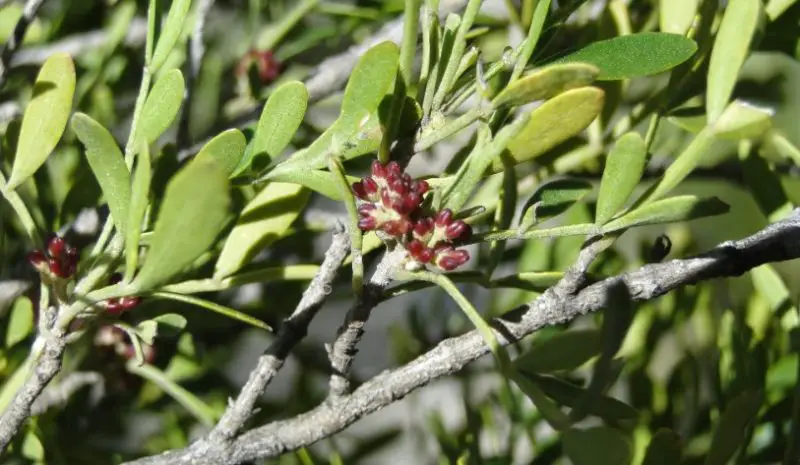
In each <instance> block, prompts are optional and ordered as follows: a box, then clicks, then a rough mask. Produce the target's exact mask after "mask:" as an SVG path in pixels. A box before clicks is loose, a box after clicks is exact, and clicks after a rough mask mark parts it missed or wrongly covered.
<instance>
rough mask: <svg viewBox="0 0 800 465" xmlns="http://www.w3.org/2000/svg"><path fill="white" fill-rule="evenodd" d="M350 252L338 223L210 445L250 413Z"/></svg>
mask: <svg viewBox="0 0 800 465" xmlns="http://www.w3.org/2000/svg"><path fill="white" fill-rule="evenodd" d="M349 251H350V241H349V236H348V234H347V232H346V231H345V228H344V227H343V226H342V225H341V224H339V225H338V226H337V227H336V229H335V231H334V233H333V241H332V242H331V245H330V247H329V248H328V251H327V252H326V253H325V259H324V260H323V261H322V265H321V266H320V269H319V271H318V272H317V275H316V276H314V279H313V280H312V281H311V284H309V286H308V288H307V289H306V290H305V292H304V293H303V297H302V299H300V303H298V304H297V307H296V308H295V310H294V312H293V313H292V314H291V315H290V316H289V317H288V318H286V319H285V320H284V321H283V324H281V327H280V329H279V331H278V335H277V336H276V338H275V340H274V341H273V342H272V343H271V344H270V346H269V347H268V348H267V350H266V352H265V353H264V355H262V356H261V357H260V358H259V359H258V365H256V368H255V369H254V370H253V371H252V372H251V373H250V378H249V379H248V380H247V383H246V384H245V385H244V387H243V388H242V390H241V392H240V393H239V397H238V398H237V399H236V401H235V402H233V403H231V404H230V405H229V406H228V409H227V410H226V411H225V413H224V414H223V415H222V418H221V419H220V421H219V422H218V423H217V425H216V426H215V427H214V429H213V430H212V431H211V433H210V434H209V442H211V443H220V442H225V441H228V440H230V439H231V438H233V437H234V435H236V434H237V433H238V432H239V430H240V429H241V427H242V426H243V425H244V423H245V422H246V421H247V419H248V418H250V415H252V414H253V407H254V406H255V404H256V401H257V400H258V398H259V397H260V396H261V394H262V393H263V392H264V390H265V389H266V388H267V386H268V385H269V383H270V382H271V381H272V379H273V378H274V377H275V375H276V374H277V373H278V371H279V370H280V369H281V367H283V363H284V361H285V360H286V357H288V356H289V352H291V350H292V348H294V346H295V345H296V344H297V343H298V342H300V341H301V340H302V339H303V338H304V337H305V335H306V332H307V330H308V325H309V324H310V323H311V320H312V319H313V318H314V316H315V315H316V314H317V311H318V310H319V309H320V308H321V307H322V304H323V303H324V302H325V300H326V299H327V298H328V295H330V293H331V285H332V283H333V280H334V279H335V278H336V273H337V272H338V271H339V268H340V267H341V266H342V263H343V262H344V259H345V257H346V256H347V254H348V252H349Z"/></svg>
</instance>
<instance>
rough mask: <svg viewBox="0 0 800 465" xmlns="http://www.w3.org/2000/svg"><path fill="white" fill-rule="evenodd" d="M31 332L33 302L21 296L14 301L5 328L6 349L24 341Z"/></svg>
mask: <svg viewBox="0 0 800 465" xmlns="http://www.w3.org/2000/svg"><path fill="white" fill-rule="evenodd" d="M32 331H33V302H31V299H29V298H27V297H25V296H22V297H19V298H18V299H17V300H16V301H14V305H13V306H12V307H11V311H10V312H9V316H8V326H7V327H6V340H5V344H6V348H9V347H12V346H13V345H14V344H16V343H18V342H21V341H23V340H25V338H26V337H28V335H29V334H31V332H32Z"/></svg>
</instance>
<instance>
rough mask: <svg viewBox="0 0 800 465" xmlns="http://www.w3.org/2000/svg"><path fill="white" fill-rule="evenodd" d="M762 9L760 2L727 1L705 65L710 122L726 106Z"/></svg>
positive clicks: (753, 0) (752, 0) (707, 108)
mask: <svg viewBox="0 0 800 465" xmlns="http://www.w3.org/2000/svg"><path fill="white" fill-rule="evenodd" d="M762 10H763V8H762V6H761V0H729V1H728V6H727V8H725V13H724V14H723V15H722V21H721V22H720V25H719V31H718V32H717V37H716V38H715V39H714V48H713V49H712V51H711V58H710V60H709V64H708V77H707V85H706V114H707V115H708V120H709V121H711V122H714V121H716V120H717V118H719V116H720V115H721V114H722V112H723V111H724V110H725V107H727V106H728V100H729V99H730V97H731V94H732V93H733V88H734V86H735V85H736V80H737V78H738V76H739V69H741V67H742V65H743V64H744V60H745V59H746V58H747V55H748V53H749V52H750V42H751V41H752V40H753V36H754V35H755V32H756V29H757V26H758V22H759V20H760V16H761V15H762V13H763V11H762Z"/></svg>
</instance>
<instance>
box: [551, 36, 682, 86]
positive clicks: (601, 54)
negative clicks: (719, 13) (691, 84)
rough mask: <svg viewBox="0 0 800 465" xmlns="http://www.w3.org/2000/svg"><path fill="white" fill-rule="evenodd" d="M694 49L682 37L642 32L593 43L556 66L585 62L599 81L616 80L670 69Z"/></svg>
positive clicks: (561, 59) (568, 56) (562, 59)
mask: <svg viewBox="0 0 800 465" xmlns="http://www.w3.org/2000/svg"><path fill="white" fill-rule="evenodd" d="M696 50H697V44H695V43H694V41H693V40H691V39H688V38H686V37H684V36H682V35H678V34H668V33H664V32H642V33H639V34H629V35H625V36H619V37H615V38H613V39H608V40H601V41H598V42H594V43H592V44H589V45H587V46H586V47H583V48H582V49H580V50H578V51H576V52H574V53H571V54H569V55H567V56H565V57H563V58H560V59H558V60H556V63H572V62H582V63H588V64H591V65H594V66H596V67H597V68H598V69H600V74H599V75H598V76H597V79H598V80H600V81H616V80H619V79H630V78H633V77H639V76H649V75H651V74H658V73H662V72H664V71H667V70H670V69H672V68H674V67H676V66H678V65H679V64H681V63H683V62H684V61H686V60H688V59H689V58H691V57H692V55H694V52H695V51H696Z"/></svg>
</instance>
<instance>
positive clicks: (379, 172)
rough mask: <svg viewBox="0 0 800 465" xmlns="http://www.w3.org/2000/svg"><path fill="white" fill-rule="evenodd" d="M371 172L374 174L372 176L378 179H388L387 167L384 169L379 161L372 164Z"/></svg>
mask: <svg viewBox="0 0 800 465" xmlns="http://www.w3.org/2000/svg"><path fill="white" fill-rule="evenodd" d="M370 171H371V172H372V175H373V176H375V177H376V178H385V177H386V167H384V166H383V165H382V164H381V162H379V161H378V160H375V161H373V162H372V166H371V167H370Z"/></svg>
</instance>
